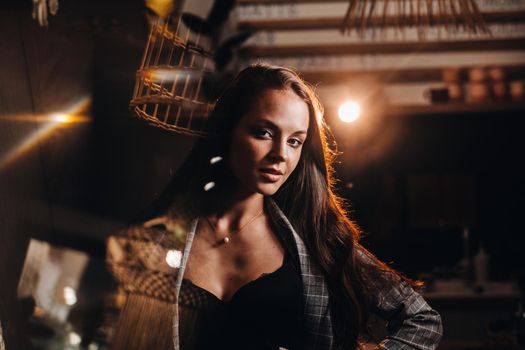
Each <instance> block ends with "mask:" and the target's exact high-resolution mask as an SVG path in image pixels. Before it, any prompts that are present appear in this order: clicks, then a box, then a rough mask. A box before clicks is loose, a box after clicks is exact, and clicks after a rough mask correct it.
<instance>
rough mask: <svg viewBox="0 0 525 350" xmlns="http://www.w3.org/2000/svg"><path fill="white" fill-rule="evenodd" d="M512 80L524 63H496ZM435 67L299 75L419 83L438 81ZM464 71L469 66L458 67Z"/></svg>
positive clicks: (330, 80)
mask: <svg viewBox="0 0 525 350" xmlns="http://www.w3.org/2000/svg"><path fill="white" fill-rule="evenodd" d="M497 66H498V67H501V68H502V69H503V70H504V71H505V73H506V75H507V76H508V77H509V78H510V79H513V80H517V79H525V65H519V64H516V65H497ZM445 68H447V67H436V68H406V69H395V68H392V69H374V70H344V71H339V70H338V71H303V72H301V75H302V76H303V77H304V78H305V79H306V80H308V81H309V82H311V83H319V82H321V83H326V84H339V83H345V82H349V81H352V80H356V79H367V80H372V81H376V82H379V83H421V82H438V81H441V80H442V74H443V69H445ZM459 68H461V69H463V70H464V72H463V73H464V74H463V75H465V76H463V77H462V78H463V80H466V79H467V77H466V73H467V71H468V69H469V68H470V67H459Z"/></svg>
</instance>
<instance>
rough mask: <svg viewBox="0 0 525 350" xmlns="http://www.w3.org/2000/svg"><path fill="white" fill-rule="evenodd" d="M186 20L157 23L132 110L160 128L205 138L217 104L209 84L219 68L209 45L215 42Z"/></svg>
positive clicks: (131, 106)
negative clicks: (211, 97)
mask: <svg viewBox="0 0 525 350" xmlns="http://www.w3.org/2000/svg"><path fill="white" fill-rule="evenodd" d="M181 22H182V21H181V19H180V16H178V17H171V18H168V19H167V20H160V19H159V20H158V21H157V22H156V23H154V24H153V25H152V26H151V30H150V34H149V38H148V42H147V44H146V47H145V49H144V54H143V58H142V63H141V66H140V68H139V70H138V71H137V75H136V81H135V89H134V92H133V97H132V99H131V101H130V108H131V110H132V111H133V112H134V113H135V114H136V115H137V116H138V117H139V118H142V119H145V120H146V121H148V122H149V123H150V124H152V125H154V126H157V127H161V128H163V129H166V130H169V131H175V132H178V133H182V134H188V135H193V136H205V135H206V133H205V132H204V125H205V122H206V117H207V115H208V114H209V112H210V111H211V109H212V108H213V104H212V103H211V102H210V101H208V99H207V97H206V96H205V94H204V93H203V85H204V83H205V80H206V79H207V78H209V76H210V75H211V74H212V72H213V70H214V62H213V55H212V53H211V52H210V51H209V50H207V49H206V48H205V47H206V46H208V47H209V46H210V45H209V43H207V42H206V41H207V38H205V37H203V36H201V35H200V34H199V33H193V32H191V31H190V30H189V29H187V28H185V27H184V25H182V23H181Z"/></svg>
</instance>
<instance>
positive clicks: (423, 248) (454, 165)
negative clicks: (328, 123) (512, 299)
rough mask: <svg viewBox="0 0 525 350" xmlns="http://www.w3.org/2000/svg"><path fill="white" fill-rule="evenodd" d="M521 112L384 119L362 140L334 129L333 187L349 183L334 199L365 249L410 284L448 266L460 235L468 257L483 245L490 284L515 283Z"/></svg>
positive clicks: (519, 260)
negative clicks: (345, 206)
mask: <svg viewBox="0 0 525 350" xmlns="http://www.w3.org/2000/svg"><path fill="white" fill-rule="evenodd" d="M503 107H504V106H503ZM451 108H452V107H451ZM524 112H525V111H524V110H523V109H510V108H507V109H505V108H502V109H501V110H498V111H492V112H483V110H482V109H478V110H477V111H474V112H471V113H447V114H446V115H416V116H410V117H409V116H405V117H402V116H389V115H388V113H386V114H385V115H384V116H383V117H377V118H378V119H379V120H376V122H375V123H376V124H375V125H374V128H373V130H372V131H369V132H368V133H366V134H364V133H362V132H361V133H360V131H359V130H352V126H350V127H348V126H345V127H344V128H345V129H343V126H341V125H339V128H336V129H335V130H339V132H338V134H337V135H336V136H337V138H338V141H339V142H340V145H341V147H342V149H341V150H342V151H343V155H342V156H341V157H340V160H341V164H340V165H339V167H338V170H339V174H342V176H343V181H342V185H344V184H346V183H349V182H350V183H352V188H351V189H348V188H347V187H345V186H341V191H342V193H343V194H344V195H345V196H346V197H347V198H348V199H349V201H350V202H351V204H352V207H353V210H354V211H353V216H354V217H355V218H356V219H357V221H358V222H359V223H360V224H361V226H362V227H363V229H364V230H365V232H366V235H365V242H368V244H369V245H370V246H372V247H373V249H374V250H375V251H376V252H377V253H378V254H379V255H380V256H381V257H382V258H383V259H385V260H386V261H393V262H394V266H397V267H398V268H400V269H401V270H403V271H406V272H407V273H411V274H412V275H413V276H415V275H416V274H417V272H421V271H432V270H433V269H434V268H435V267H436V266H443V267H447V266H448V267H452V266H454V265H455V264H456V263H457V262H458V261H459V259H460V258H461V257H462V254H463V250H464V246H463V242H462V239H461V235H462V230H463V228H464V227H468V228H469V230H470V233H471V242H470V245H471V247H470V248H471V252H472V253H474V254H475V253H476V252H477V249H478V248H479V246H480V245H483V246H484V248H485V249H486V250H487V251H488V253H489V254H490V256H491V258H492V262H491V268H492V271H491V273H492V277H493V278H497V279H506V278H509V277H510V276H511V275H513V274H514V275H521V278H523V268H522V266H523V255H522V252H521V247H522V245H521V244H519V243H520V242H521V237H520V235H521V234H520V233H521V231H522V229H521V220H520V218H521V211H522V208H523V205H522V203H521V202H522V198H523V194H524V192H525V184H524V183H523V178H524V170H523V167H522V164H521V163H522V158H523V149H525V140H524V138H523V132H522V130H523V125H524V122H523V119H522V116H523V113H524ZM340 130H345V132H341V131H340ZM349 139H350V140H349Z"/></svg>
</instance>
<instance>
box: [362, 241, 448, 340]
mask: <svg viewBox="0 0 525 350" xmlns="http://www.w3.org/2000/svg"><path fill="white" fill-rule="evenodd" d="M358 254H359V255H360V257H361V258H363V259H365V261H366V262H368V263H370V264H374V265H376V267H377V264H375V262H374V260H376V259H375V258H374V257H373V256H372V255H371V254H370V253H369V252H367V251H366V249H364V248H362V247H360V248H359V250H358ZM381 275H382V276H383V278H381V279H382V280H380V281H379V280H378V276H381ZM374 280H375V281H376V282H377V283H378V284H377V285H376V288H374V289H375V290H376V291H377V295H375V296H374V298H373V300H374V305H372V309H371V311H372V312H373V313H375V314H377V315H378V316H379V317H381V318H383V319H384V320H386V321H387V336H386V338H385V339H384V340H382V341H381V342H380V343H379V349H382V350H397V349H417V350H431V349H435V348H436V347H437V346H438V344H439V341H440V340H441V336H442V334H443V327H442V324H441V317H440V315H439V313H438V312H437V311H436V310H434V309H432V308H431V307H430V305H428V303H427V302H426V301H425V299H423V297H422V296H421V295H420V294H419V293H418V292H416V291H415V290H414V289H413V288H412V286H411V285H410V284H409V283H408V282H406V281H404V280H401V281H400V282H399V283H394V282H393V280H392V279H390V278H389V276H388V273H386V272H383V271H381V270H379V267H378V275H375V278H374V279H372V281H374Z"/></svg>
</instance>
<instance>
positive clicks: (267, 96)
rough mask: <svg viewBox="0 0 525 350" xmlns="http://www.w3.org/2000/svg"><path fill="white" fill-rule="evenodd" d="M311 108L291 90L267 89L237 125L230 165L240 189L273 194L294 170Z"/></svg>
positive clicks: (232, 141) (232, 143)
mask: <svg viewBox="0 0 525 350" xmlns="http://www.w3.org/2000/svg"><path fill="white" fill-rule="evenodd" d="M308 123H309V110H308V106H307V104H306V102H304V101H303V100H302V99H301V98H300V97H299V96H297V95H296V94H295V93H294V92H293V91H291V90H275V89H269V90H265V91H264V92H263V93H262V94H260V95H259V96H258V97H256V98H255V100H254V101H253V103H252V105H251V106H250V108H249V110H248V112H247V113H246V114H245V115H243V116H242V117H241V119H240V120H239V123H238V124H237V126H236V127H235V129H234V131H233V134H232V140H231V149H230V167H231V169H232V172H233V174H234V176H235V177H236V179H237V182H238V184H239V186H240V188H239V190H241V191H245V192H248V193H249V192H258V193H261V194H264V195H268V196H269V195H273V194H274V193H275V192H277V190H278V189H279V187H281V185H282V184H283V183H284V182H285V181H286V179H288V177H289V176H290V174H291V173H292V172H293V170H294V169H295V167H296V166H297V163H298V162H299V158H300V157H301V150H302V147H303V144H304V142H305V140H306V135H307V131H308Z"/></svg>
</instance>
